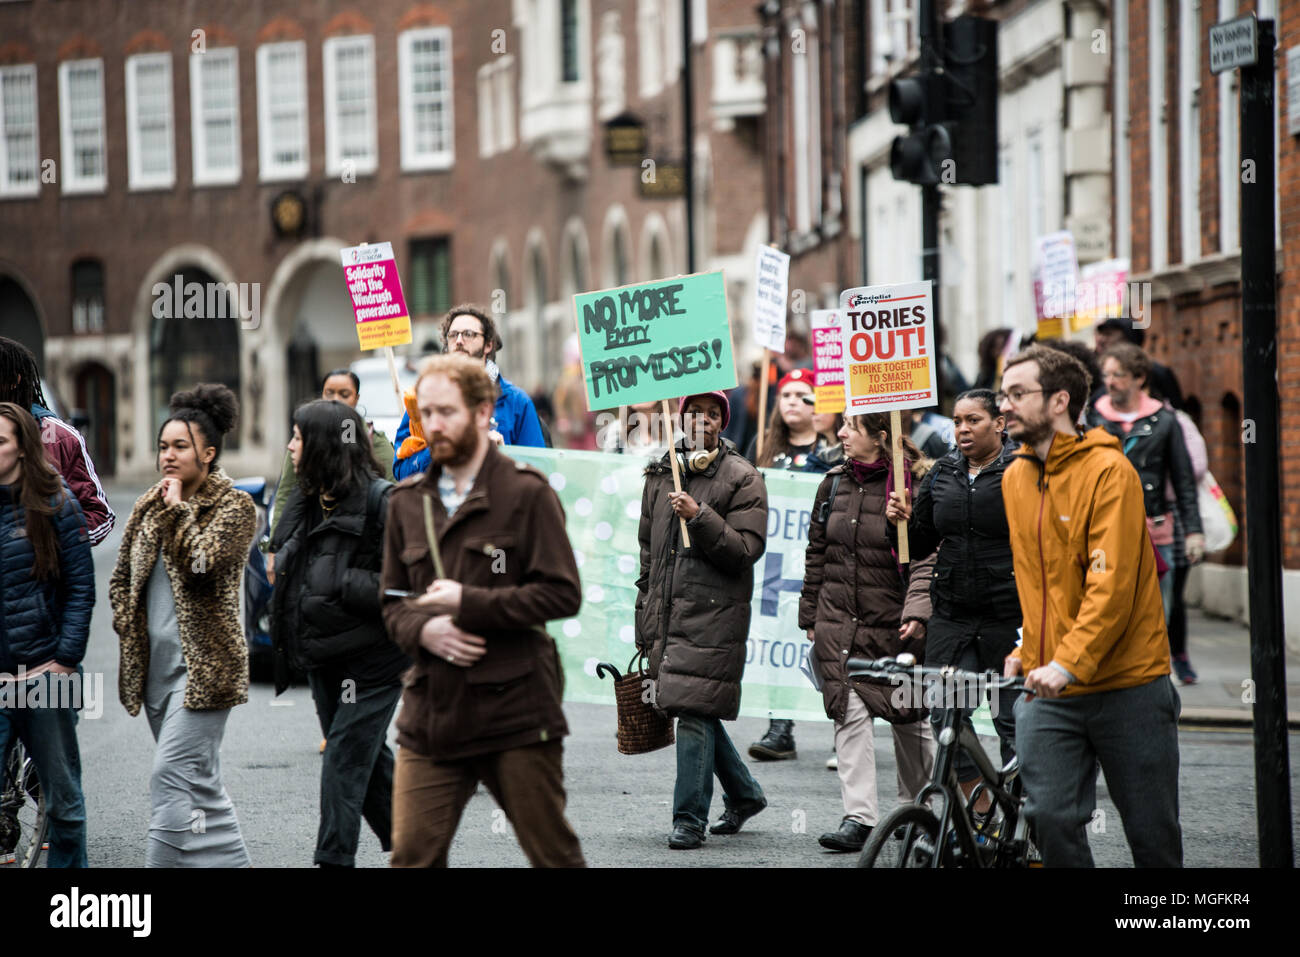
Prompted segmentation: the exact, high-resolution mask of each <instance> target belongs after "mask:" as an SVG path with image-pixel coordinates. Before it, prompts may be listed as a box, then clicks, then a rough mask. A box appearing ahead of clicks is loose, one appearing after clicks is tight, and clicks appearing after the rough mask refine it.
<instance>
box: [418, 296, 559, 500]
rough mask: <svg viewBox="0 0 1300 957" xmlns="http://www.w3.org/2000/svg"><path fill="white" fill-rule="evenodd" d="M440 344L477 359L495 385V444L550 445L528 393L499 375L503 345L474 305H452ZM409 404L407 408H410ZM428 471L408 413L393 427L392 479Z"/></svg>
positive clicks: (423, 447) (421, 441) (424, 452)
mask: <svg viewBox="0 0 1300 957" xmlns="http://www.w3.org/2000/svg"><path fill="white" fill-rule="evenodd" d="M442 341H443V345H444V347H445V348H446V350H447V352H448V353H453V352H459V353H461V354H462V355H467V356H469V357H470V358H471V359H478V360H480V361H481V362H482V363H483V365H484V368H486V369H487V373H488V375H489V376H490V377H491V378H492V381H493V382H495V383H496V386H497V400H496V405H495V406H494V408H493V410H492V432H491V433H489V434H490V435H491V437H492V440H493V441H494V442H496V443H497V444H498V445H529V446H534V447H536V448H543V447H545V446H547V445H549V444H550V443H549V442H547V441H546V436H545V434H544V433H543V432H542V424H541V421H540V420H539V419H538V417H537V410H536V409H535V408H533V400H532V399H530V398H528V393H526V392H525V391H524V390H523V389H521V388H519V387H518V386H517V385H515V384H514V383H512V382H510V381H509V380H507V379H506V377H505V376H503V375H502V374H501V370H500V368H498V366H497V364H496V362H495V359H496V356H497V354H498V353H500V351H501V348H502V345H503V343H502V342H501V337H500V336H499V335H498V334H497V328H496V323H494V322H493V321H492V317H491V316H489V315H488V314H487V313H486V312H484V311H483V310H482V309H479V308H477V307H476V306H469V305H465V306H456V307H455V308H454V309H452V310H451V311H450V312H448V313H447V315H446V316H445V317H444V318H443V320H442ZM410 404H411V403H410V402H409V401H408V403H407V405H408V408H409V407H410ZM428 468H429V449H428V448H427V447H426V445H425V443H424V439H423V437H422V436H419V435H414V436H413V435H412V434H411V418H410V413H409V412H404V413H403V414H402V423H401V425H399V426H398V428H397V459H396V461H395V462H394V463H393V475H394V477H395V478H396V479H397V480H398V481H401V480H402V479H404V478H406V477H407V476H410V475H418V474H420V473H421V472H425V471H427V470H428Z"/></svg>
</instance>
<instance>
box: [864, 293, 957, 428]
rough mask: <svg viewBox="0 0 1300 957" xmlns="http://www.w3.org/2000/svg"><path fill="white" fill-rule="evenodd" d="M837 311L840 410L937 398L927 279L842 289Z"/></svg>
mask: <svg viewBox="0 0 1300 957" xmlns="http://www.w3.org/2000/svg"><path fill="white" fill-rule="evenodd" d="M839 311H840V340H841V341H842V342H843V344H844V356H843V360H842V363H843V367H844V400H845V411H844V414H845V415H861V414H862V413H864V412H889V411H893V410H896V409H909V408H916V407H922V406H927V405H936V404H937V403H938V401H939V388H938V381H937V377H936V366H937V364H938V363H937V356H936V355H935V351H934V305H933V292H932V285H931V283H930V282H929V281H928V280H927V281H925V282H905V283H895V284H891V285H881V286H860V287H858V288H857V289H846V290H844V291H843V292H842V293H840V310H839Z"/></svg>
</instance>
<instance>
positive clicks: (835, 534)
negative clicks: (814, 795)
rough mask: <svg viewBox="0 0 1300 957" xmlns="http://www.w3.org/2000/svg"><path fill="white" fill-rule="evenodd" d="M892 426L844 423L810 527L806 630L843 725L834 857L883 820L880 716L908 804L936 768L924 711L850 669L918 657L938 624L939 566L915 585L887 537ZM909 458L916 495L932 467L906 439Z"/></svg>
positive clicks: (880, 419) (825, 691) (915, 574)
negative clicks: (934, 621) (933, 591)
mask: <svg viewBox="0 0 1300 957" xmlns="http://www.w3.org/2000/svg"><path fill="white" fill-rule="evenodd" d="M889 419H890V417H889V415H888V414H881V413H869V414H867V415H854V416H849V417H848V418H847V419H846V421H845V424H844V426H843V428H841V429H840V432H839V438H840V440H841V441H842V442H843V443H844V453H845V456H846V461H845V463H844V464H843V465H840V466H837V467H836V468H833V469H831V470H830V472H828V473H827V474H826V477H825V478H824V479H822V483H821V485H820V487H819V488H818V489H817V495H816V498H815V499H814V501H813V512H812V521H811V522H810V524H809V526H808V550H807V553H806V559H805V565H804V584H803V592H802V594H801V595H800V599H799V627H800V628H803V629H805V630H806V631H807V633H808V639H809V640H810V641H811V642H812V643H813V653H812V660H813V666H814V667H816V668H817V669H818V672H819V674H820V677H821V680H822V696H823V699H824V704H825V708H826V716H827V717H828V718H830V719H831V720H832V721H834V722H835V750H836V754H837V755H838V764H839V767H838V771H839V775H840V791H841V794H842V797H843V800H844V819H843V820H842V821H841V822H840V826H839V829H838V830H836V831H832V832H829V833H826V834H823V835H822V836H821V838H820V839H819V842H820V843H821V845H822V847H825V848H827V849H828V850H833V851H857V850H861V849H862V846H863V845H864V844H865V843H866V840H867V837H868V836H869V835H870V833H871V829H872V827H874V826H875V824H876V822H877V819H878V813H877V812H878V808H877V801H876V759H875V743H874V738H873V735H872V725H873V720H874V719H875V718H884V719H885V720H886V721H888V722H890V724H891V726H892V727H893V732H894V755H895V757H896V758H897V762H898V793H899V800H900V801H902V802H904V803H906V802H909V801H911V800H912V798H913V797H914V796H915V795H916V794H917V792H919V791H920V789H921V788H923V787H924V786H925V785H926V784H927V783H928V782H929V779H930V772H931V769H932V767H933V763H934V751H935V746H934V735H933V734H932V733H931V731H930V724H929V722H928V721H926V720H924V711H923V710H922V709H920V708H919V707H911V706H900V705H899V704H897V703H896V702H895V701H893V700H891V698H892V696H891V689H889V688H882V687H880V686H879V685H868V684H864V683H861V682H855V683H850V681H849V678H848V672H847V668H846V665H845V662H846V661H848V659H849V658H852V657H859V658H882V657H885V656H886V655H897V654H899V653H901V652H904V651H908V652H912V653H913V654H915V655H916V656H917V657H918V658H920V657H921V655H922V652H923V650H924V644H925V627H926V622H927V621H928V620H929V618H930V594H929V592H930V577H931V573H932V569H933V565H934V559H933V558H928V559H926V560H924V561H920V562H913V563H912V565H911V576H910V579H909V578H907V577H906V576H905V575H904V572H903V569H902V568H901V567H900V566H899V564H898V557H897V555H896V554H895V552H894V550H893V548H892V547H891V545H890V542H889V537H888V535H887V534H886V531H885V525H886V522H885V503H886V501H887V500H888V497H889V493H890V492H891V491H892V490H893V481H894V480H893V468H892V461H891V457H890V442H891V438H892V435H891V432H890V421H889ZM903 456H904V469H903V475H904V481H905V484H906V485H907V487H908V488H909V489H910V488H911V486H912V484H913V483H914V482H917V481H919V480H920V479H921V478H922V477H923V476H924V473H925V469H924V466H923V465H922V464H921V458H920V454H919V452H918V451H917V449H916V446H914V445H913V444H912V443H911V441H910V440H909V439H906V438H904V439H903Z"/></svg>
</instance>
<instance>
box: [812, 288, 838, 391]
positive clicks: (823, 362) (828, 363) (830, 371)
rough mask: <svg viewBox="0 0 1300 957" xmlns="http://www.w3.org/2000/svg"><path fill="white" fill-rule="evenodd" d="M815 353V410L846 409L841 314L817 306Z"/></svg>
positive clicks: (814, 326) (813, 314) (814, 324)
mask: <svg viewBox="0 0 1300 957" xmlns="http://www.w3.org/2000/svg"><path fill="white" fill-rule="evenodd" d="M809 318H810V319H811V327H812V354H813V398H814V400H815V401H816V405H815V406H814V407H813V411H814V412H818V413H825V412H843V411H844V347H843V345H842V344H841V343H840V314H839V313H838V312H837V311H835V310H834V309H814V310H813V311H812V312H811V313H810V314H809Z"/></svg>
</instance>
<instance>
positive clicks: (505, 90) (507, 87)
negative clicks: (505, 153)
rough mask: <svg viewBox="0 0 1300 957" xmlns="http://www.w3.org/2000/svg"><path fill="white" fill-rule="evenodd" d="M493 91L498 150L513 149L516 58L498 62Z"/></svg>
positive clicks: (493, 80)
mask: <svg viewBox="0 0 1300 957" xmlns="http://www.w3.org/2000/svg"><path fill="white" fill-rule="evenodd" d="M492 91H493V96H494V97H495V98H496V105H495V107H494V108H493V110H492V117H493V119H494V120H495V121H496V144H497V150H498V151H501V150H508V149H512V148H513V147H514V145H515V58H514V57H513V56H509V55H507V56H503V57H501V58H500V59H498V60H497V69H496V74H495V75H494V76H493V77H492Z"/></svg>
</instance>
